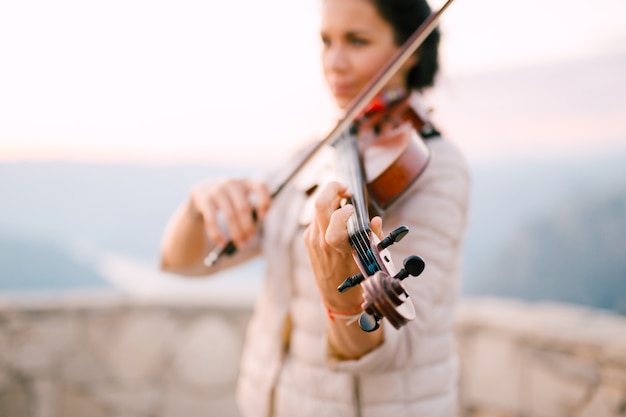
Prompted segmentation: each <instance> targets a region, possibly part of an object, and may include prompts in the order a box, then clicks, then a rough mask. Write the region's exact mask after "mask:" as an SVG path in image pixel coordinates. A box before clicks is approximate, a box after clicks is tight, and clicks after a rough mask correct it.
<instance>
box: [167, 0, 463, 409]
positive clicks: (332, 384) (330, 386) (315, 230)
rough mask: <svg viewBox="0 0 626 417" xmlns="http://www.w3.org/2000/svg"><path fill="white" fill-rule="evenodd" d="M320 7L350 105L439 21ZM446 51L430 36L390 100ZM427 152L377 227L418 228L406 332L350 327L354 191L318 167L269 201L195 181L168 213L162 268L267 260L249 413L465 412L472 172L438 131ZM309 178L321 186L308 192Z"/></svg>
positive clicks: (328, 73) (340, 0)
mask: <svg viewBox="0 0 626 417" xmlns="http://www.w3.org/2000/svg"><path fill="white" fill-rule="evenodd" d="M322 4H323V8H322V21H321V39H322V42H323V52H322V64H323V70H324V75H325V78H326V81H327V83H328V86H329V88H330V91H331V93H332V95H333V96H334V98H335V100H336V102H337V105H338V106H339V107H340V108H343V109H345V108H346V107H347V106H348V105H349V104H350V102H351V100H352V99H353V98H354V97H355V96H356V95H357V94H358V93H359V92H360V91H361V89H362V88H363V87H364V86H365V85H367V83H368V82H369V81H370V80H371V79H372V77H374V75H375V74H376V73H377V72H378V70H379V69H380V68H381V67H382V66H383V65H384V64H385V63H386V62H387V61H388V60H389V59H390V58H391V57H392V56H393V55H394V53H395V52H396V51H397V50H398V49H399V48H400V47H401V45H402V44H403V42H404V41H406V39H407V38H408V37H409V36H410V35H411V34H412V33H413V31H414V30H415V29H416V28H417V27H418V25H419V24H420V23H421V22H422V21H424V19H425V18H426V17H427V16H428V15H429V13H430V9H429V7H428V5H427V3H426V2H425V1H424V0H324V1H323V3H322ZM437 47H438V32H437V31H435V32H433V33H432V34H431V36H429V38H428V40H427V41H426V42H425V43H424V44H423V45H422V46H421V47H420V49H419V50H418V52H417V53H416V54H415V56H413V57H411V58H410V59H409V60H408V61H407V62H406V63H405V64H404V65H403V66H402V68H401V69H400V70H399V71H398V72H397V73H396V74H395V75H394V77H393V78H392V79H391V80H390V81H389V83H388V85H387V86H386V87H385V91H393V90H394V89H403V90H405V91H412V94H414V95H417V94H418V93H419V92H421V91H422V90H423V89H425V88H427V87H430V86H432V85H433V81H434V78H435V75H436V71H437V68H438V65H437ZM426 144H427V146H428V149H429V151H430V161H429V163H428V165H427V167H426V169H425V170H424V171H423V172H422V173H421V175H420V176H419V178H418V179H417V180H416V181H414V182H413V183H412V184H411V185H410V186H409V187H408V189H407V190H406V191H405V192H403V193H402V195H401V196H400V198H398V199H397V200H396V201H394V202H393V204H391V205H390V206H389V207H388V208H387V209H386V210H385V211H384V212H382V214H381V217H374V218H373V219H372V220H371V228H372V230H373V231H374V232H375V233H376V234H377V235H378V236H382V235H383V232H382V230H383V225H384V227H385V229H389V230H392V229H393V228H395V227H398V226H399V225H407V226H408V227H409V229H410V233H409V237H410V238H407V239H405V240H403V241H402V243H400V244H398V245H395V246H394V247H393V251H392V256H393V259H394V263H396V264H397V263H401V262H402V259H404V258H405V257H407V256H409V255H415V254H419V256H421V257H422V258H423V259H424V260H425V262H426V270H425V271H424V273H423V274H422V275H421V276H420V277H419V278H414V279H407V280H405V281H403V285H404V287H405V288H406V290H407V292H408V294H409V301H410V302H411V303H412V304H413V306H414V308H415V311H416V315H415V318H414V319H413V320H411V321H409V322H408V323H407V324H406V325H405V326H402V327H401V328H400V329H395V328H394V326H391V325H390V324H389V323H387V322H386V321H385V320H382V321H381V327H380V328H379V329H378V330H376V331H373V332H364V331H363V330H361V328H360V327H359V324H358V323H356V322H354V320H348V318H351V317H352V316H353V315H354V314H358V313H359V312H360V309H361V307H360V306H361V303H362V301H363V296H362V290H361V287H360V286H359V287H355V288H353V289H351V290H350V291H347V292H345V293H339V292H338V291H337V287H338V285H340V284H341V283H342V282H343V281H344V279H345V278H346V277H348V276H351V275H353V274H355V273H356V272H358V268H357V266H356V264H355V262H354V259H353V257H352V252H351V247H350V245H349V243H348V240H347V235H348V233H347V230H346V227H347V226H346V224H347V221H348V218H349V217H350V216H351V215H352V213H353V212H354V207H353V206H352V205H351V204H345V205H342V204H341V202H342V200H344V198H345V197H348V196H349V195H350V190H348V189H347V187H346V185H345V184H343V183H342V182H340V181H337V180H336V179H332V178H331V179H329V180H328V181H323V182H322V181H318V180H319V178H321V174H320V172H317V171H316V170H315V168H314V167H315V166H317V165H315V164H311V165H312V168H310V169H307V170H305V171H306V174H302V175H301V176H300V177H299V178H297V179H296V180H294V181H292V182H290V183H289V184H288V185H287V187H286V188H285V189H283V191H282V192H281V193H280V194H279V195H278V196H277V197H276V198H274V199H272V198H271V193H270V186H269V185H268V182H267V181H262V180H255V179H231V180H227V181H219V182H218V181H214V182H211V181H209V182H206V183H203V184H200V185H198V186H196V187H195V188H194V189H193V190H192V192H191V193H190V196H189V198H188V200H187V201H185V202H184V203H183V204H182V205H181V207H180V209H179V210H178V211H177V212H176V213H175V214H174V215H173V217H172V219H171V221H170V224H169V226H168V228H167V230H166V233H165V236H164V242H163V251H162V266H163V268H164V269H165V270H168V271H172V272H177V273H181V274H185V275H207V274H210V273H213V272H216V271H219V270H222V269H224V268H227V267H229V266H232V265H234V264H237V263H240V262H243V261H245V260H247V259H249V258H250V257H252V256H256V255H258V254H260V253H262V254H263V255H264V256H265V257H266V261H267V262H266V265H267V270H266V279H265V281H264V286H263V288H262V290H261V293H260V295H259V299H258V302H257V305H256V307H255V311H254V313H253V316H252V319H251V321H250V324H249V328H248V334H247V342H246V345H245V347H244V352H243V356H242V362H241V375H240V379H239V384H238V401H239V405H240V409H241V412H242V414H243V415H244V416H247V417H248V416H272V417H286V416H290V417H293V416H395V417H399V416H422V415H423V416H429V417H434V416H454V415H456V407H457V404H456V402H457V395H456V389H457V387H456V378H457V372H458V369H457V362H456V355H455V339H454V333H453V317H454V307H455V303H456V300H457V296H458V292H459V288H460V262H461V243H462V239H463V235H464V230H465V226H466V221H467V206H468V193H469V176H468V170H467V166H466V163H465V160H464V158H463V157H462V155H461V154H460V153H459V151H458V150H457V148H456V147H455V146H454V145H453V144H452V143H450V142H449V141H447V140H444V139H443V138H441V137H439V136H436V137H433V138H430V139H428V140H426ZM319 158H322V157H321V156H320V157H319ZM319 158H318V159H319ZM322 165H323V164H322ZM310 179H315V180H316V181H317V182H319V184H318V185H319V186H318V187H317V189H316V190H315V193H314V195H313V197H311V196H310V195H309V194H310V193H309V191H311V189H312V187H311V185H313V184H312V182H311V181H310ZM253 213H254V214H253ZM229 240H232V242H233V243H235V245H236V247H237V252H236V253H235V254H234V255H233V256H222V257H220V258H219V259H218V261H217V262H216V263H215V265H211V266H206V265H205V264H204V262H203V260H204V258H205V257H206V256H207V254H208V253H210V252H211V250H212V249H213V248H215V247H216V246H217V247H222V246H224V245H225V244H227V242H228V241H229Z"/></svg>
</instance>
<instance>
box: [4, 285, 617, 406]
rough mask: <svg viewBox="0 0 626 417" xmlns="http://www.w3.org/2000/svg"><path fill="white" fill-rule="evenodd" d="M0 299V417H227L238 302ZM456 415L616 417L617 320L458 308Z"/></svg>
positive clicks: (567, 311) (241, 319) (494, 306)
mask: <svg viewBox="0 0 626 417" xmlns="http://www.w3.org/2000/svg"><path fill="white" fill-rule="evenodd" d="M226 301H227V298H225V297H223V296H221V297H218V298H215V299H206V298H205V297H202V298H195V299H194V298H189V297H185V298H184V299H172V298H171V297H170V298H168V299H167V300H166V299H162V298H160V299H158V300H155V299H153V300H137V299H134V298H128V297H124V296H120V295H118V294H65V295H61V296H59V295H55V296H53V297H50V296H29V297H8V296H7V297H0V416H2V417H85V416H89V417H117V416H122V415H123V416H135V417H144V416H145V417H174V416H175V417H180V416H185V417H195V416H198V417H200V416H202V417H206V416H219V417H235V416H237V415H238V413H237V410H236V406H235V401H234V385H235V380H236V377H237V371H238V358H239V354H240V352H241V345H242V342H243V335H244V329H245V326H246V323H247V320H248V318H249V314H250V306H251V299H239V302H238V303H235V304H233V303H232V302H226ZM457 325H458V327H457V329H458V334H459V342H460V344H459V349H460V354H461V364H462V375H461V387H460V389H461V399H462V404H461V407H462V410H463V416H464V417H479V416H480V417H513V416H516V417H521V416H523V417H603V416H607V417H608V416H626V318H624V317H621V316H616V315H611V314H608V313H605V312H600V311H594V310H589V309H586V308H581V307H573V306H564V305H556V304H529V303H522V302H519V301H513V300H502V299H464V300H463V301H462V303H461V306H460V310H459V315H458V322H457Z"/></svg>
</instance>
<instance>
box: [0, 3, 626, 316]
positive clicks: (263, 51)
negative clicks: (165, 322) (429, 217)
mask: <svg viewBox="0 0 626 417" xmlns="http://www.w3.org/2000/svg"><path fill="white" fill-rule="evenodd" d="M442 3H443V2H441V1H437V2H434V1H433V2H432V3H431V4H432V6H433V8H438V7H440V5H441V4H442ZM318 8H319V0H301V1H298V2H293V1H287V0H270V1H266V2H255V1H245V4H242V2H221V3H220V4H215V3H207V2H198V1H194V0H186V1H182V2H168V1H164V2H158V3H154V2H147V1H142V0H132V1H116V0H114V1H110V2H106V3H97V2H79V1H72V0H60V1H56V2H53V3H50V2H42V1H37V0H27V1H20V2H5V3H3V4H2V5H1V6H0V57H1V58H0V59H1V60H2V64H1V65H0V291H2V292H8V293H12V292H30V291H66V290H74V289H92V288H94V289H98V288H114V289H116V290H120V291H124V292H129V293H133V294H152V293H154V294H156V293H159V292H161V291H165V292H169V291H182V292H185V291H191V292H194V293H195V292H197V291H199V290H201V289H202V288H205V287H206V288H207V290H209V291H210V290H211V289H212V288H213V286H214V285H217V284H216V283H215V282H211V283H204V282H193V283H190V282H181V281H180V280H179V279H177V278H176V277H172V276H169V275H167V274H162V273H159V272H158V271H157V259H158V252H159V244H160V237H161V234H162V231H163V228H164V226H165V224H166V222H167V218H168V216H169V215H170V214H171V212H172V211H173V210H174V209H175V207H176V206H177V204H178V203H179V202H180V201H181V200H182V199H183V198H184V197H185V196H186V193H187V191H188V189H189V187H190V186H191V185H192V184H194V183H195V182H197V181H200V180H202V179H203V178H206V177H211V176H219V175H230V174H235V175H244V174H258V173H263V172H264V171H265V170H267V169H268V168H269V167H270V166H272V164H275V163H276V161H277V160H280V159H282V158H285V157H286V156H287V155H289V153H290V152H292V151H293V150H295V149H296V148H298V147H299V146H301V145H302V144H304V143H306V142H307V141H309V140H311V139H312V138H314V137H320V136H322V135H323V134H324V133H326V132H327V131H328V129H329V128H330V127H331V126H332V124H333V123H334V116H335V114H336V112H335V110H334V108H333V105H332V103H331V101H330V98H329V96H328V95H327V92H326V90H325V86H324V82H323V80H322V76H321V71H320V65H319V62H318V58H319V47H320V45H319V40H318V21H319V13H318ZM625 12H626V6H625V4H624V2H623V1H622V0H598V1H596V2H583V1H571V0H570V1H565V0H550V1H545V0H530V1H526V2H517V3H511V2H501V1H496V0H474V1H467V0H457V2H455V3H454V4H452V5H451V7H450V8H449V9H448V11H447V12H446V14H445V15H444V16H443V18H442V20H441V31H442V46H441V54H442V56H441V67H442V68H441V69H442V70H441V74H440V76H439V79H438V85H437V87H436V88H435V89H434V90H433V91H431V92H429V94H428V95H427V96H426V97H425V100H426V104H427V105H428V106H429V107H431V108H432V109H433V113H432V117H433V119H434V121H435V123H437V125H438V126H439V128H440V129H441V130H442V131H443V132H444V134H445V135H446V136H447V137H448V138H450V139H451V140H453V141H455V142H456V143H458V145H459V146H461V148H462V149H463V150H464V151H465V153H466V155H467V158H468V161H469V163H470V166H471V168H472V171H473V177H474V189H473V200H472V212H471V221H470V227H469V230H468V239H467V244H466V266H465V271H466V278H465V283H464V291H465V293H466V294H497V295H507V296H514V297H521V298H524V299H532V300H535V299H555V300H563V301H568V302H573V303H579V304H582V305H589V306H596V307H601V308H607V309H611V310H614V311H617V312H622V313H623V312H626V215H625V213H626V210H625V208H626V77H625V76H624V74H626V28H625V27H624V25H623V21H622V20H623V19H622V17H623V16H624V13H625ZM259 267H260V261H259V262H256V263H253V264H251V265H250V266H247V267H246V268H243V269H241V270H239V271H238V272H237V273H236V274H237V275H238V276H239V277H240V278H238V280H235V281H233V280H231V279H230V276H232V275H233V274H235V273H233V274H231V275H229V278H228V282H229V283H233V282H239V283H243V285H244V286H245V287H254V286H255V285H256V284H257V281H256V279H257V277H256V276H257V271H258V268H259ZM215 281H216V282H218V281H220V280H215ZM229 285H230V284H229Z"/></svg>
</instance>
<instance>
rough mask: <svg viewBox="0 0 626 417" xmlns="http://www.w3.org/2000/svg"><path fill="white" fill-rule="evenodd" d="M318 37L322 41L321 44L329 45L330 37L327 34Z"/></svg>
mask: <svg viewBox="0 0 626 417" xmlns="http://www.w3.org/2000/svg"><path fill="white" fill-rule="evenodd" d="M320 39H321V41H322V45H324V46H326V47H328V46H330V39H329V38H328V36H324V35H322V36H321V38H320Z"/></svg>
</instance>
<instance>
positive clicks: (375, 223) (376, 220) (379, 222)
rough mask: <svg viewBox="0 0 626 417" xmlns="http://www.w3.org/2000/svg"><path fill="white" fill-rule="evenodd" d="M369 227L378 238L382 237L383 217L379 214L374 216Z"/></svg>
mask: <svg viewBox="0 0 626 417" xmlns="http://www.w3.org/2000/svg"><path fill="white" fill-rule="evenodd" d="M370 228H371V229H372V232H374V234H375V235H376V236H377V237H378V238H379V239H382V238H383V219H382V218H380V216H374V217H373V218H372V220H370Z"/></svg>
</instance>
